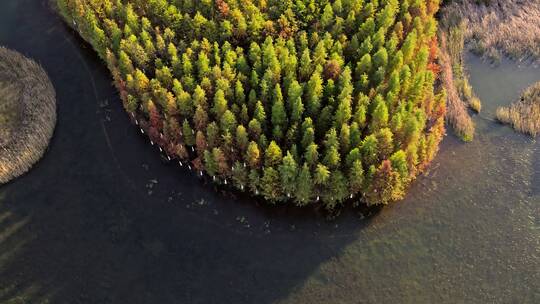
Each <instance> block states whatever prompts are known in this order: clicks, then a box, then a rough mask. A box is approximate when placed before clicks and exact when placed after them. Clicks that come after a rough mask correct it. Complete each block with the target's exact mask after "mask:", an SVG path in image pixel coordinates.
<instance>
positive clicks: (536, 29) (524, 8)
mask: <svg viewBox="0 0 540 304" xmlns="http://www.w3.org/2000/svg"><path fill="white" fill-rule="evenodd" d="M448 15H452V16H460V17H461V18H462V20H463V21H464V22H465V27H464V29H465V31H464V34H465V41H467V42H470V46H471V50H473V51H475V52H477V53H478V54H480V55H483V56H485V57H486V58H489V59H491V60H493V61H495V62H497V61H499V60H500V58H501V57H502V56H503V55H504V56H507V57H509V58H511V59H514V60H519V61H523V60H525V61H526V60H529V61H533V62H536V63H539V62H540V1H539V0H489V1H482V2H479V1H477V0H460V1H454V2H452V3H450V4H448V5H447V6H446V7H445V8H444V11H443V19H444V18H445V16H448Z"/></svg>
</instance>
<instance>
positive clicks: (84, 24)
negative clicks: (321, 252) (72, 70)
mask: <svg viewBox="0 0 540 304" xmlns="http://www.w3.org/2000/svg"><path fill="white" fill-rule="evenodd" d="M57 4H58V8H59V11H60V12H61V13H62V15H63V16H64V18H65V19H66V20H67V22H68V23H69V24H70V25H72V26H73V27H74V28H75V29H76V30H77V31H78V32H79V33H80V34H81V35H82V37H83V38H85V39H86V40H87V41H88V42H89V43H91V44H92V46H93V47H94V49H95V50H96V51H97V53H98V54H99V56H100V57H101V58H102V59H103V60H105V61H106V63H107V66H108V68H109V69H110V71H111V73H112V75H113V77H114V80H115V84H116V86H117V88H118V90H119V91H120V96H121V98H122V100H123V102H124V106H125V108H126V110H127V111H128V112H129V113H130V116H131V117H132V119H133V121H134V122H135V123H137V124H138V125H139V126H140V127H141V131H142V132H144V133H145V134H147V135H148V136H149V137H150V140H151V141H152V143H157V144H158V145H159V146H160V149H162V150H163V151H164V152H165V153H166V154H167V156H168V157H169V158H171V159H178V160H179V161H180V164H185V165H189V167H190V168H193V169H195V170H197V172H199V173H200V174H202V173H203V172H206V173H207V174H208V175H210V176H211V177H212V178H213V179H214V180H216V181H222V182H223V183H225V184H232V185H234V186H235V187H237V188H238V189H240V190H245V189H247V190H250V191H251V192H252V193H254V194H261V195H262V196H263V197H264V198H266V199H267V200H268V201H271V202H279V201H294V202H295V203H296V204H298V205H306V204H309V203H311V202H315V201H319V200H320V201H321V202H322V203H323V204H324V206H326V207H327V208H329V209H331V208H333V207H335V206H336V205H337V204H339V203H342V202H344V201H346V200H348V199H352V198H354V200H355V201H358V200H363V201H365V202H367V203H368V204H385V203H388V202H390V201H394V200H398V199H400V198H402V197H403V195H404V192H405V191H404V190H405V189H406V187H407V186H408V185H409V183H410V182H411V180H413V179H414V178H415V177H416V176H417V174H419V173H420V172H421V171H422V170H423V169H424V168H425V166H426V165H427V164H428V163H429V162H430V161H431V160H432V159H433V157H434V156H435V153H436V152H437V149H438V144H439V142H440V140H441V138H442V136H443V134H444V114H445V100H444V94H442V93H440V94H438V93H437V92H435V90H434V83H435V81H436V78H437V75H438V72H439V67H438V65H437V64H436V59H437V41H436V37H435V34H436V31H437V22H436V21H435V19H434V14H435V13H436V12H437V10H438V1H437V0H422V1H409V0H399V1H398V0H387V1H361V0H334V1H292V0H279V1H278V0H268V1H250V0H243V1H237V0H215V1H212V0H205V1H188V0H185V1H167V0H150V1H142V0H129V1H128V0H105V1H90V0H58V1H57Z"/></svg>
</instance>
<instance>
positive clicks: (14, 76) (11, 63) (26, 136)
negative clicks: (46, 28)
mask: <svg viewBox="0 0 540 304" xmlns="http://www.w3.org/2000/svg"><path fill="white" fill-rule="evenodd" d="M0 76H1V77H0V78H2V79H5V80H9V81H10V82H12V83H15V84H16V85H17V86H18V87H19V88H20V90H19V92H18V93H19V94H18V95H19V101H18V104H16V105H15V106H18V109H19V111H20V115H19V117H18V118H20V119H17V120H16V121H14V122H13V125H16V126H17V128H16V129H15V128H13V127H12V128H11V129H12V132H9V130H7V131H8V133H7V134H9V138H8V139H7V140H6V141H5V142H3V143H0V184H5V183H8V182H10V181H11V180H13V179H15V178H17V177H19V176H21V175H23V174H25V173H26V172H28V171H29V170H30V169H31V168H32V166H33V165H34V164H35V163H37V162H38V161H39V160H40V159H41V157H42V156H43V154H44V153H45V151H46V150H47V147H48V146H49V142H50V140H51V138H52V136H53V133H54V128H55V125H56V93H55V90H54V87H53V85H52V83H51V81H50V79H49V77H48V76H47V74H46V72H45V71H44V70H43V68H42V67H41V66H40V65H39V64H37V63H36V62H35V61H33V60H31V59H28V58H26V57H24V56H23V55H21V54H19V53H17V52H15V51H12V50H9V49H6V48H3V47H0ZM1 84H2V83H1V82H0V85H1Z"/></svg>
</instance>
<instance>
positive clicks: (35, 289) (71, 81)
mask: <svg viewBox="0 0 540 304" xmlns="http://www.w3.org/2000/svg"><path fill="white" fill-rule="evenodd" d="M0 10H12V14H13V16H16V17H14V18H13V19H14V20H12V21H11V22H10V23H2V21H0V27H4V28H7V30H5V32H3V33H2V34H0V44H3V45H5V46H7V47H10V48H13V49H15V50H17V51H19V52H21V53H23V54H25V55H27V56H29V57H31V58H34V59H36V60H37V61H38V62H40V63H41V64H42V65H43V66H44V68H45V70H46V71H47V72H48V74H49V76H50V78H51V81H52V82H53V84H54V86H55V89H56V92H57V100H58V124H57V129H56V131H55V136H54V138H53V140H52V142H51V146H50V149H49V151H48V152H47V154H46V155H45V158H44V159H43V160H42V161H41V162H40V163H39V164H38V165H37V166H36V167H35V168H34V169H33V171H31V172H30V173H29V174H27V175H25V176H23V177H21V178H20V179H17V180H15V181H14V182H12V183H10V184H8V185H4V186H3V187H2V188H0V278H2V279H1V280H0V302H2V303H4V302H10V301H13V302H17V301H21V302H28V303H41V302H50V303H272V302H274V301H276V300H279V299H281V298H283V297H285V296H286V295H287V294H288V293H290V292H291V290H292V289H293V288H294V287H295V286H298V285H301V284H302V282H303V281H304V280H305V279H306V277H308V276H309V275H310V273H312V272H313V271H314V270H315V269H316V268H317V267H318V266H319V265H320V264H321V263H323V262H325V261H327V260H328V259H331V258H332V257H335V256H336V255H338V254H339V252H340V250H341V249H342V248H344V247H345V246H346V245H347V244H349V243H351V242H352V241H354V240H355V239H356V238H357V235H358V233H359V232H360V231H361V230H362V228H363V227H366V226H367V225H369V222H370V220H371V219H372V218H373V216H375V215H376V214H377V212H378V210H377V209H375V210H363V215H362V219H360V218H359V215H358V213H357V210H356V211H353V210H346V212H344V213H345V214H343V215H341V216H340V217H339V218H338V219H337V220H335V221H327V220H326V219H325V217H324V215H321V213H320V212H319V211H317V210H309V209H308V210H304V209H303V210H299V209H297V208H291V207H288V208H281V207H279V206H275V207H271V206H260V205H264V204H263V203H262V202H261V201H257V200H254V199H251V198H249V197H247V196H244V195H241V194H240V195H239V194H231V193H230V192H227V191H223V189H218V190H219V191H214V186H212V185H211V184H209V183H208V184H206V183H204V182H201V181H200V180H199V179H197V178H196V177H195V176H194V174H193V173H190V172H189V170H186V169H185V168H184V169H182V168H178V166H175V165H174V164H171V163H167V162H166V161H164V160H160V158H159V156H158V153H157V152H156V150H155V149H156V148H155V147H151V146H150V145H148V143H147V142H146V139H145V138H144V137H141V136H140V135H138V134H137V131H136V129H135V128H134V127H133V126H131V125H130V124H129V122H128V119H127V117H126V115H125V113H124V112H123V110H122V109H121V105H120V102H119V100H118V97H117V94H116V92H115V90H114V88H113V87H112V86H111V84H110V82H111V79H110V78H109V76H108V72H107V71H106V69H105V68H104V66H103V64H102V63H101V62H99V60H98V59H97V58H96V56H95V54H94V53H93V52H92V51H90V50H89V49H88V47H87V46H86V45H85V44H84V43H83V41H81V40H80V39H78V38H77V37H76V36H75V35H73V33H72V32H71V31H70V30H69V29H68V28H67V27H66V26H64V25H63V23H62V21H61V20H60V19H59V18H58V17H57V16H55V15H54V14H53V13H52V12H50V11H49V10H48V9H47V1H30V0H24V1H15V0H10V1H2V3H1V4H0ZM4 22H7V21H4ZM220 192H221V193H220ZM364 214H365V215H366V216H367V217H366V218H364Z"/></svg>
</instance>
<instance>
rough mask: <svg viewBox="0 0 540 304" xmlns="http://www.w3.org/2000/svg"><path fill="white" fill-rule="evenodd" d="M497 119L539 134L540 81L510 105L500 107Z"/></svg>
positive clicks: (532, 133) (525, 131)
mask: <svg viewBox="0 0 540 304" xmlns="http://www.w3.org/2000/svg"><path fill="white" fill-rule="evenodd" d="M497 119H498V120H499V121H500V122H502V123H505V124H509V125H511V126H512V127H513V128H514V129H516V130H517V131H519V132H523V133H526V134H530V135H531V136H537V135H538V134H539V133H540V81H539V82H537V83H535V84H534V85H532V86H530V87H529V88H527V89H526V90H525V91H524V92H523V94H522V95H521V97H520V98H519V99H518V100H517V101H515V102H514V103H513V104H511V105H510V106H508V107H499V108H498V109H497Z"/></svg>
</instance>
